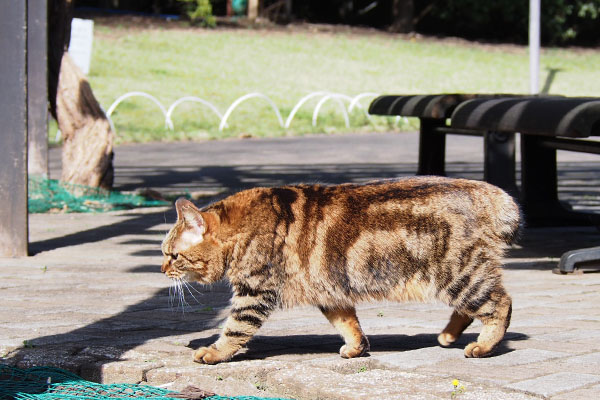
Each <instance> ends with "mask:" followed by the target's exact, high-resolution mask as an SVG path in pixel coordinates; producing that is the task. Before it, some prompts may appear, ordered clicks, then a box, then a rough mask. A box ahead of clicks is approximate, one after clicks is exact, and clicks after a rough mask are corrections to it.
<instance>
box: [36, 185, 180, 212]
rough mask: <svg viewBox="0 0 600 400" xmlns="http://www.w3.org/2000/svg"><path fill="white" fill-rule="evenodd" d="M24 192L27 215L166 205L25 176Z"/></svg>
mask: <svg viewBox="0 0 600 400" xmlns="http://www.w3.org/2000/svg"><path fill="white" fill-rule="evenodd" d="M28 191H29V194H28V208H29V212H30V213H44V212H52V211H54V212H102V211H113V210H126V209H130V208H136V207H156V206H165V205H169V204H170V203H168V202H166V201H160V200H152V199H148V198H146V197H144V196H140V195H136V194H126V193H121V192H116V191H110V190H105V189H101V188H95V187H89V186H83V185H75V184H72V183H66V182H60V181H57V180H55V179H45V178H41V177H35V176H32V177H29V182H28Z"/></svg>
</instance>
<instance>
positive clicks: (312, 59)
mask: <svg viewBox="0 0 600 400" xmlns="http://www.w3.org/2000/svg"><path fill="white" fill-rule="evenodd" d="M528 62H529V59H528V53H527V48H525V47H519V46H491V45H481V44H474V43H468V42H464V41H458V40H451V41H449V40H441V41H435V40H430V39H420V38H417V39H414V38H413V39H410V38H407V37H405V36H394V35H389V34H386V33H380V34H377V33H372V32H369V33H363V34H359V33H318V32H317V33H311V32H309V31H308V30H294V31H286V30H277V31H272V30H225V29H217V30H204V29H199V28H197V29H192V28H187V27H185V26H183V25H178V26H177V27H176V28H174V29H165V28H155V29H153V30H149V29H141V28H139V27H137V28H134V29H132V28H128V27H127V26H114V25H112V26H111V25H106V24H104V23H102V22H101V21H99V22H98V21H97V22H96V26H95V36H94V48H93V58H92V68H91V72H90V75H89V80H90V83H91V85H92V88H93V90H94V93H95V95H96V97H97V98H98V100H99V101H100V102H101V104H102V105H103V107H104V108H105V109H107V108H108V107H109V106H110V105H111V104H112V103H113V101H114V100H115V99H116V98H117V97H119V96H120V95H122V94H124V93H126V92H129V91H144V92H147V93H149V94H151V95H153V96H155V97H156V98H157V99H158V100H159V101H160V102H161V103H162V104H163V105H164V106H165V108H166V107H168V106H169V105H170V104H172V103H173V102H174V101H175V100H177V99H178V98H181V97H183V96H197V97H200V98H202V99H204V100H207V101H210V102H212V103H213V104H214V105H215V106H216V107H217V108H218V109H219V110H220V112H221V113H224V112H225V110H226V109H227V108H228V107H229V105H230V104H231V103H232V102H233V101H235V100H236V99H237V98H238V97H240V96H242V95H244V94H247V93H250V92H261V93H263V94H265V95H267V96H269V98H271V99H272V100H273V101H274V102H275V104H277V106H278V107H279V109H280V111H281V114H282V117H283V119H284V120H285V119H286V118H287V116H288V115H289V113H290V111H291V110H292V108H293V107H294V105H295V104H296V103H297V102H298V100H300V98H302V97H303V96H304V95H306V94H308V93H310V92H313V91H319V90H323V91H331V92H337V93H343V94H346V95H349V96H355V95H357V94H359V93H363V92H375V93H381V94H392V93H397V94H400V93H403V94H411V93H440V92H447V93H454V92H459V93H469V92H474V93H489V92H496V93H527V91H528V88H529V65H528ZM541 64H542V76H541V78H542V83H541V84H542V86H543V85H544V79H545V78H546V77H547V75H548V73H549V71H551V70H554V72H553V76H554V80H553V82H552V85H551V86H550V93H553V94H563V95H570V96H586V95H587V96H600V72H598V69H597V66H598V65H600V53H599V52H594V51H592V50H570V49H545V50H544V51H543V54H542V59H541ZM370 100H371V98H366V99H363V101H362V104H363V105H364V106H365V107H367V106H368V104H369V102H370ZM317 101H318V98H317V99H313V100H311V101H309V102H307V103H306V104H305V105H304V106H303V107H302V108H301V109H300V110H299V112H298V114H297V115H296V117H295V118H294V120H293V122H292V124H291V126H290V128H289V129H283V128H281V127H280V125H279V122H278V121H277V118H276V117H275V113H274V112H273V110H272V109H271V107H270V106H269V104H268V103H267V102H266V101H264V100H263V99H259V98H254V99H251V100H248V101H247V102H245V103H242V104H241V105H240V106H239V108H238V109H236V111H235V112H234V113H233V114H232V115H231V117H230V118H229V120H228V127H227V128H226V129H224V130H223V131H222V132H220V131H219V129H218V127H219V122H220V121H219V119H218V118H217V116H216V115H215V114H213V113H212V112H210V111H209V110H208V109H207V108H206V107H204V106H202V105H200V104H197V103H185V104H182V105H180V106H179V107H178V108H177V109H176V110H175V112H174V113H173V118H172V120H173V123H174V126H175V130H174V131H169V130H167V129H166V128H165V123H164V117H163V115H162V113H161V111H160V110H159V108H158V107H156V105H154V104H153V103H152V102H151V101H149V100H147V99H143V98H131V99H128V100H126V101H125V102H123V103H122V104H121V105H120V106H119V107H118V108H117V110H116V111H115V113H114V114H113V115H112V119H113V121H114V124H115V126H116V130H117V142H131V141H150V140H188V139H192V140H193V139H207V138H222V137H232V136H240V135H253V136H283V135H302V134H307V133H314V132H349V131H389V130H402V129H415V128H416V126H417V123H416V122H414V121H411V122H410V123H409V124H406V123H405V122H402V121H401V123H400V125H399V126H398V125H396V124H395V121H394V119H391V118H384V117H376V116H374V117H372V118H371V119H370V120H369V119H367V118H366V117H365V116H364V112H363V111H360V110H356V111H355V112H354V113H353V114H352V115H351V118H350V120H351V126H350V128H346V127H345V124H344V119H343V117H342V114H341V112H340V110H339V105H338V104H337V103H336V102H335V101H329V102H327V103H325V104H324V106H323V108H322V111H321V113H320V114H319V117H318V121H317V122H318V123H317V126H316V127H313V126H312V113H313V109H314V107H315V105H316V104H317ZM54 129H55V128H54ZM51 130H52V129H51ZM50 138H51V140H52V139H53V138H54V133H52V132H51V133H50Z"/></svg>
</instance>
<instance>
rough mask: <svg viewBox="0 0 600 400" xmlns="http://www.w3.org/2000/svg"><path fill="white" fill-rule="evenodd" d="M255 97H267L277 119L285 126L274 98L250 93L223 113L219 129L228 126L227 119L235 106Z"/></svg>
mask: <svg viewBox="0 0 600 400" xmlns="http://www.w3.org/2000/svg"><path fill="white" fill-rule="evenodd" d="M253 97H259V98H261V99H265V100H266V101H267V102H268V103H269V104H270V105H271V108H272V109H273V111H275V115H276V116H277V120H278V121H279V125H280V126H281V127H282V128H283V127H284V124H283V118H281V113H280V112H279V108H277V106H276V105H275V103H273V100H271V99H270V98H269V97H268V96H265V95H264V94H262V93H248V94H246V95H244V96H242V97H240V98H238V99H237V100H236V101H234V102H233V103H232V104H231V105H230V106H229V108H228V109H227V111H225V115H223V118H221V124H220V125H219V131H222V130H223V128H225V126H227V119H228V118H229V116H230V115H231V113H232V112H233V110H235V108H236V107H237V106H238V105H240V104H241V103H242V102H244V101H246V100H248V99H251V98H253Z"/></svg>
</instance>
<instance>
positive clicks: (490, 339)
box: [465, 287, 512, 357]
mask: <svg viewBox="0 0 600 400" xmlns="http://www.w3.org/2000/svg"><path fill="white" fill-rule="evenodd" d="M511 313H512V300H511V298H510V296H509V295H508V294H507V293H506V292H505V291H504V289H503V288H502V287H499V288H497V290H496V291H495V292H492V294H491V295H490V297H489V299H488V300H487V301H486V302H485V303H483V304H482V305H481V307H479V309H478V310H477V311H475V312H474V313H473V316H474V317H475V318H478V319H479V320H481V322H482V323H483V328H482V329H481V333H480V334H479V337H478V338H477V342H473V343H470V344H469V345H467V347H465V357H487V356H489V355H491V353H492V352H493V351H494V349H495V348H496V347H497V346H498V345H499V344H500V342H501V341H502V338H504V334H505V333H506V330H507V329H508V325H509V324H510V317H511Z"/></svg>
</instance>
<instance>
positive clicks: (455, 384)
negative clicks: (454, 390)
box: [452, 379, 458, 387]
mask: <svg viewBox="0 0 600 400" xmlns="http://www.w3.org/2000/svg"><path fill="white" fill-rule="evenodd" d="M452 386H454V387H458V379H455V380H453V381H452Z"/></svg>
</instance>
